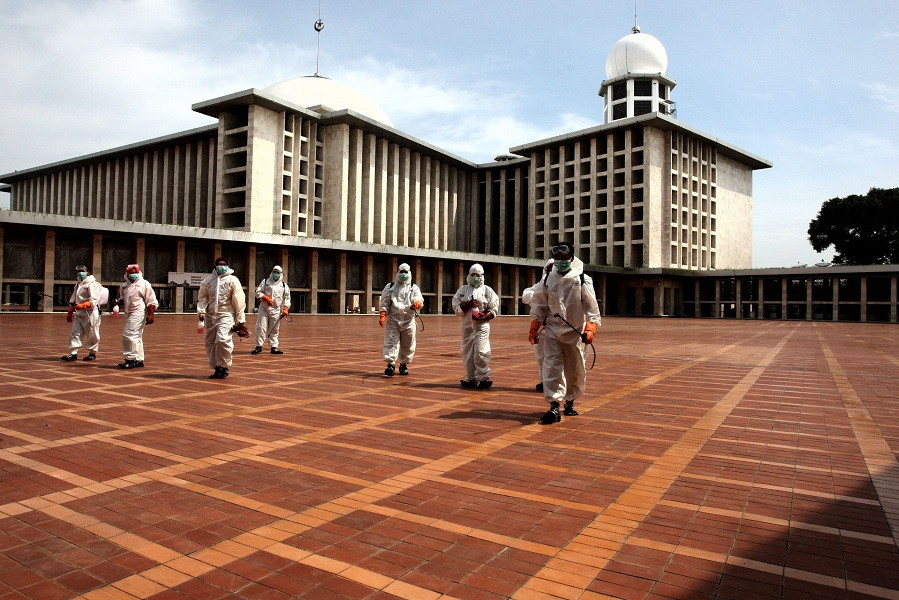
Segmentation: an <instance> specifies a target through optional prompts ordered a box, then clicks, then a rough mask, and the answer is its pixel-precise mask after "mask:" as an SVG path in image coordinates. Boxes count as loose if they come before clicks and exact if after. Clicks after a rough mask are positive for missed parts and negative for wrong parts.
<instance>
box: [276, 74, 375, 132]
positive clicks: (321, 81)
mask: <svg viewBox="0 0 899 600" xmlns="http://www.w3.org/2000/svg"><path fill="white" fill-rule="evenodd" d="M264 91H266V92H268V93H269V94H271V95H272V96H277V97H278V98H281V99H283V100H286V101H288V102H290V103H292V104H297V105H299V106H302V107H304V108H311V109H316V108H317V107H325V108H327V109H329V110H332V111H333V110H343V109H349V110H352V111H354V112H357V113H359V114H360V115H363V116H366V117H368V118H369V119H373V120H375V121H378V122H379V123H383V124H384V125H387V126H389V127H393V121H391V120H390V117H388V116H387V113H385V112H384V111H383V110H381V108H380V107H379V106H378V105H377V104H375V103H374V102H372V101H371V99H369V98H368V96H366V95H365V94H363V93H362V92H360V91H359V90H356V89H353V88H351V87H350V86H348V85H344V84H342V83H339V82H337V81H334V80H333V79H328V78H327V77H321V76H318V75H308V76H306V77H297V78H296V79H288V80H287V81H282V82H280V83H276V84H275V85H270V86H268V87H267V88H265V90H264Z"/></svg>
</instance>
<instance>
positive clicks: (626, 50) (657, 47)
mask: <svg viewBox="0 0 899 600" xmlns="http://www.w3.org/2000/svg"><path fill="white" fill-rule="evenodd" d="M667 70H668V53H667V52H665V46H663V45H662V42H660V41H659V40H657V39H656V38H654V37H652V36H651V35H649V34H648V33H640V28H639V27H634V29H633V33H629V34H627V35H626V36H624V37H623V38H621V39H620V40H618V41H617V42H615V45H614V46H612V50H611V51H610V52H609V57H608V58H606V79H615V78H616V77H621V76H622V75H627V74H629V73H658V74H660V75H664V74H665V72H666V71H667Z"/></svg>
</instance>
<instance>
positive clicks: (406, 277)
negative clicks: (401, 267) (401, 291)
mask: <svg viewBox="0 0 899 600" xmlns="http://www.w3.org/2000/svg"><path fill="white" fill-rule="evenodd" d="M397 279H399V280H400V281H409V280H410V279H412V275H410V274H408V273H400V276H399V277H398V278H397Z"/></svg>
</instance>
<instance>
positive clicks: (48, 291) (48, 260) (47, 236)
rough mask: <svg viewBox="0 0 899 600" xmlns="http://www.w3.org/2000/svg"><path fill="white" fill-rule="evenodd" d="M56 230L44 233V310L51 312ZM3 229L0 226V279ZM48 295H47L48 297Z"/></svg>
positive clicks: (54, 272) (0, 272)
mask: <svg viewBox="0 0 899 600" xmlns="http://www.w3.org/2000/svg"><path fill="white" fill-rule="evenodd" d="M55 258H56V232H55V231H54V230H52V229H48V230H47V231H46V232H45V233H44V312H45V313H48V312H53V280H54V279H56V260H55ZM2 269H3V229H2V228H0V279H2V278H3V273H2ZM48 296H49V297H48Z"/></svg>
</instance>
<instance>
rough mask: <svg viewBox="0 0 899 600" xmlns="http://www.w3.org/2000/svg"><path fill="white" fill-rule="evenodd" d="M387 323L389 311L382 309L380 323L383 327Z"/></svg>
mask: <svg viewBox="0 0 899 600" xmlns="http://www.w3.org/2000/svg"><path fill="white" fill-rule="evenodd" d="M386 324H387V311H386V310H382V311H381V314H380V315H378V325H380V326H381V327H384V325H386Z"/></svg>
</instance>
